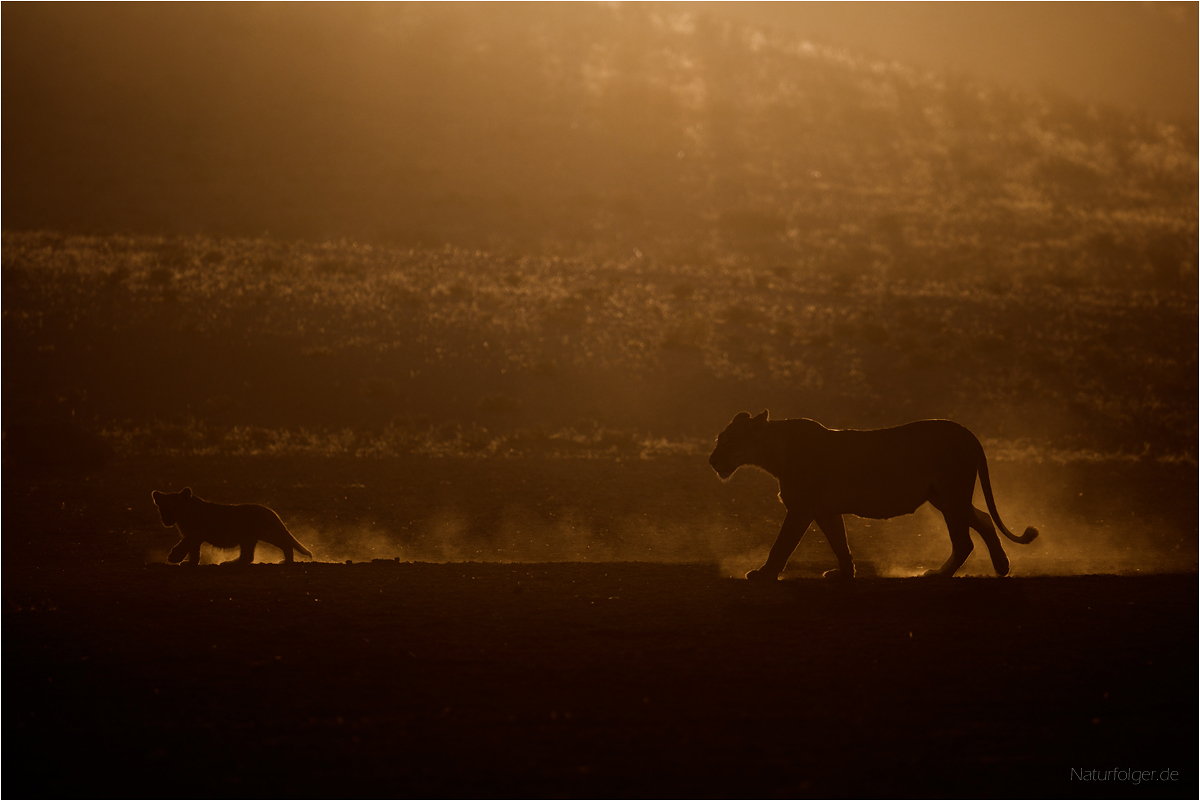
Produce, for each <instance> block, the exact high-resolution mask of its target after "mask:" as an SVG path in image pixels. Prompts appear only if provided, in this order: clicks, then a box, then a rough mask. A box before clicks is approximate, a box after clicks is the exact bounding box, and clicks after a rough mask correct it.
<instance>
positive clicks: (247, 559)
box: [237, 540, 258, 565]
mask: <svg viewBox="0 0 1200 801" xmlns="http://www.w3.org/2000/svg"><path fill="white" fill-rule="evenodd" d="M257 547H258V540H250V541H249V542H243V543H242V545H241V548H242V552H241V553H240V554H238V558H237V564H239V565H248V564H250V563H251V562H253V561H254V549H255V548H257Z"/></svg>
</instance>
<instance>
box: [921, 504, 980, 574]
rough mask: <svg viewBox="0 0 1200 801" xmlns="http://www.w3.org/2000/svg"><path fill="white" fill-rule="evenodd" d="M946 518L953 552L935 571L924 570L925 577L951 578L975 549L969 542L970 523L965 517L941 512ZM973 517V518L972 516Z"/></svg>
mask: <svg viewBox="0 0 1200 801" xmlns="http://www.w3.org/2000/svg"><path fill="white" fill-rule="evenodd" d="M942 515H943V516H944V517H945V518H946V528H947V529H948V530H949V532H950V545H951V547H952V548H953V550H952V551H951V552H950V558H949V559H947V560H946V563H945V564H944V565H942V566H941V567H940V568H938V569H937V570H926V571H925V575H926V576H945V577H946V578H949V577H950V576H953V575H954V573H955V571H957V570H958V569H959V568H960V567H962V565H963V562H965V561H967V557H968V556H970V555H971V551H972V550H973V549H974V548H975V545H974V543H972V542H971V529H970V522H969V521H968V518H967V517H966V515H957V514H953V513H950V512H942ZM972 517H973V516H972Z"/></svg>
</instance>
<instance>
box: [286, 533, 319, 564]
mask: <svg viewBox="0 0 1200 801" xmlns="http://www.w3.org/2000/svg"><path fill="white" fill-rule="evenodd" d="M288 536H289V537H291V538H292V547H293V548H294V549H296V550H297V551H299V552H300V553H302V554H304V555H305V556H307V557H308V558H309V559H314V558H316V557H314V556H313V555H312V551H310V550H308V549H307V548H305V547H304V546H303V545H301V544H300V542H299V540H297V539H296V538H295V537H294V536H292V532H290V531H289V532H288Z"/></svg>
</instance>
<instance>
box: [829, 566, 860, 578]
mask: <svg viewBox="0 0 1200 801" xmlns="http://www.w3.org/2000/svg"><path fill="white" fill-rule="evenodd" d="M821 578H827V579H852V578H854V568H850V569H849V570H847V571H845V572H842V569H841V568H840V567H835V568H834V569H833V570H826V571H825V572H824V573H822V574H821Z"/></svg>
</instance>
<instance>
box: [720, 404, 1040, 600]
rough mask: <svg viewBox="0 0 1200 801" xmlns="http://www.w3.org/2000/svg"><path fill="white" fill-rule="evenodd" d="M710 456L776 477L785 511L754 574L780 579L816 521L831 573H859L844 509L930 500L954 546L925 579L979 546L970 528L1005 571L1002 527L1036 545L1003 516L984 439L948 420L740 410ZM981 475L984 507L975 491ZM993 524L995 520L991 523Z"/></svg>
mask: <svg viewBox="0 0 1200 801" xmlns="http://www.w3.org/2000/svg"><path fill="white" fill-rule="evenodd" d="M708 463H709V464H710V465H712V468H713V470H716V471H717V475H718V476H720V477H721V479H722V480H726V479H728V478H729V477H730V476H732V475H733V473H734V471H736V470H737V469H738V468H739V467H742V466H743V465H753V466H755V467H760V468H762V469H763V470H766V471H767V472H768V473H770V474H771V475H773V476H775V478H777V479H778V480H779V500H781V501H783V504H784V506H785V507H787V515H786V517H785V518H784V520H783V526H782V528H780V530H779V536H778V537H777V538H776V540H775V544H774V545H773V546H772V547H771V553H770V555H769V556H768V557H767V561H766V564H764V565H763V566H762V567H760V568H758V569H757V570H751V571H750V572H749V573H747V574H746V578H748V579H767V580H770V579H775V578H777V577H778V576H779V573H780V572H781V571H782V570H783V568H784V565H786V564H787V561H788V559H789V558H790V557H791V555H792V551H794V550H796V546H797V545H798V544H799V543H800V538H801V537H803V536H804V532H805V531H807V530H808V527H809V524H811V523H812V522H813V521H814V520H815V521H816V523H817V525H818V526H819V527H820V528H821V531H822V532H824V534H825V538H826V539H827V540H828V541H829V547H831V548H832V549H833V553H834V554H835V555H836V556H837V560H838V567H837V568H835V569H833V570H829V571H826V572H825V574H824V575H825V576H827V577H837V578H845V579H849V578H853V577H854V560H853V558H852V557H851V555H850V547H849V545H848V544H847V542H846V527H845V524H844V523H843V522H842V515H844V514H852V515H856V516H858V517H869V518H875V519H885V518H889V517H898V516H900V515H906V514H911V513H913V512H915V511H916V510H917V508H918V507H919V506H920V505H921V504H923V503H925V502H926V501H928V502H929V503H931V504H932V505H933V506H934V508H936V509H937V510H938V511H940V512H941V513H942V515H943V517H945V519H946V528H947V529H949V531H950V543H951V545H952V547H953V550H952V552H951V554H950V558H949V559H947V560H946V563H945V564H944V565H942V566H941V567H940V568H938V569H937V570H927V571H926V572H925V575H926V576H953V575H954V572H955V571H956V570H958V569H959V568H960V567H962V563H963V562H964V561H966V558H967V556H968V555H970V553H971V550H972V548H973V547H974V545H973V544H972V543H971V534H970V531H969V529H972V528H973V529H975V530H976V531H978V532H979V534H980V536H981V537H983V541H984V543H985V544H986V545H987V548H988V553H989V554H991V557H992V566H993V567H994V568H995V570H996V574H997V575H1000V576H1006V575H1008V555H1007V554H1005V553H1004V548H1003V547H1002V546H1001V545H1000V538H999V537H997V536H996V526H998V527H999V528H1000V531H1002V532H1003V533H1004V536H1006V537H1008V538H1009V539H1010V540H1012V541H1013V542H1019V543H1022V544H1026V543H1030V542H1033V540H1034V538H1035V537H1037V535H1038V530H1037V529H1036V528H1034V527H1032V526H1030V527H1029V528H1027V529H1025V533H1024V534H1023V535H1021V536H1020V537H1018V536H1016V535H1014V534H1013V533H1012V532H1011V531H1009V530H1008V529H1007V528H1005V527H1004V524H1003V523H1001V522H1000V513H999V512H997V511H996V502H995V500H994V499H993V498H992V484H991V480H990V479H989V478H988V467H987V457H986V456H984V453H983V446H982V445H981V444H980V443H979V440H978V439H976V437H975V435H974V434H972V433H971V432H970V431H969V430H967V429H966V428H964V427H963V426H960V425H959V424H958V423H955V422H952V421H950V420H920V421H917V422H915V423H908V424H907V425H902V426H896V427H895V428H882V429H878V430H875V431H855V430H850V429H847V430H836V429H828V428H825V426H823V425H821V424H820V423H818V422H816V421H815V420H806V419H795V420H771V419H770V417H769V414H768V412H767V411H765V410H764V411H763V413H762V414H760V415H756V416H754V417H751V416H750V413H749V412H741V413H740V414H738V415H737V416H736V417H734V418H733V421H732V422H731V423H730V424H729V425H728V426H727V427H726V428H725V430H724V431H722V432H721V433H720V435H719V436H718V437H717V447H716V448H714V449H713V452H712V455H711V456H709V458H708ZM976 475H978V476H979V483H980V486H982V488H983V497H984V498H985V499H986V500H987V507H988V510H989V511H991V513H992V514H991V517H989V516H988V515H987V513H985V512H983V511H981V510H979V509H976V508H975V507H974V506H973V505H972V503H971V498H972V495H974V493H975V477H976ZM993 520H994V521H995V524H996V525H995V526H993V525H992V521H993Z"/></svg>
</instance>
